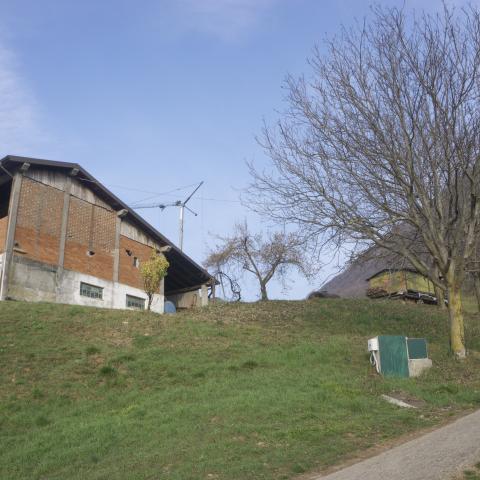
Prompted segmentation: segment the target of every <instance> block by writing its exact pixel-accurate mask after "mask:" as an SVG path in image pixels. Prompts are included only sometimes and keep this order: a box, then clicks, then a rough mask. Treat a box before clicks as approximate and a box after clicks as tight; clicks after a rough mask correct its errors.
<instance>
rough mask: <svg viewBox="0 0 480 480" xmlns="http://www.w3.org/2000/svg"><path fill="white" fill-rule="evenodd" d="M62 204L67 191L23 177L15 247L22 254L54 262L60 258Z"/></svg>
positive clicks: (45, 261)
mask: <svg viewBox="0 0 480 480" xmlns="http://www.w3.org/2000/svg"><path fill="white" fill-rule="evenodd" d="M62 208H63V192H61V191H60V190H57V189H56V188H52V187H48V186H47V185H43V184H41V183H39V182H35V181H33V180H30V179H29V178H24V179H23V181H22V188H21V190H20V201H19V206H18V215H17V228H16V230H15V247H16V248H17V249H18V250H21V251H22V255H24V256H26V257H28V258H31V259H33V260H38V261H39V262H43V263H48V264H51V265H55V264H56V263H57V262H58V253H59V238H60V225H61V219H62ZM18 250H17V251H18ZM23 252H24V253H23Z"/></svg>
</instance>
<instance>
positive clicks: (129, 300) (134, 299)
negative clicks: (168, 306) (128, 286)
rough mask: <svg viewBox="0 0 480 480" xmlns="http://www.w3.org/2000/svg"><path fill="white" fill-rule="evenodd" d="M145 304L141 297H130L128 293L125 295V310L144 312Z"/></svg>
mask: <svg viewBox="0 0 480 480" xmlns="http://www.w3.org/2000/svg"><path fill="white" fill-rule="evenodd" d="M135 302H136V303H135ZM145 302H146V300H145V299H144V298H142V297H136V296H135V295H130V294H128V293H127V294H126V295H125V305H126V307H127V308H133V309H135V310H145ZM129 303H130V304H129Z"/></svg>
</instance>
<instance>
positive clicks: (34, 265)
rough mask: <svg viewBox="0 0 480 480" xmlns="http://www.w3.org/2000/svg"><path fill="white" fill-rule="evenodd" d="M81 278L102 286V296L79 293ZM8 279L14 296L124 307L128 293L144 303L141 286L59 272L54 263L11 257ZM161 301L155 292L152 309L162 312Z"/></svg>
mask: <svg viewBox="0 0 480 480" xmlns="http://www.w3.org/2000/svg"><path fill="white" fill-rule="evenodd" d="M81 282H84V283H89V284H90V285H95V286H97V287H101V288H103V299H101V300H100V299H96V298H90V297H85V296H83V295H80V283H81ZM9 283H10V286H9V291H8V296H9V297H11V298H13V299H15V300H27V301H47V302H57V303H67V304H72V305H85V306H89V307H100V308H115V309H127V306H126V296H127V294H128V295H132V296H134V297H139V298H143V299H145V307H146V306H147V295H146V294H145V292H144V291H143V290H140V289H138V288H135V287H130V286H129V285H125V284H122V283H114V282H109V281H107V280H103V279H101V278H98V277H94V276H91V275H86V274H83V273H78V272H74V271H71V270H64V271H63V272H62V273H61V274H60V275H59V274H57V272H56V269H55V268H54V267H50V268H49V267H48V266H45V265H42V264H39V263H38V262H28V263H23V262H19V261H14V266H13V273H12V276H11V278H10V282H9ZM164 301H165V300H164V296H163V295H160V294H157V295H155V296H154V299H153V302H152V307H151V308H152V311H154V312H157V313H163V312H164Z"/></svg>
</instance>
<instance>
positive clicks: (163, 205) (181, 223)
mask: <svg viewBox="0 0 480 480" xmlns="http://www.w3.org/2000/svg"><path fill="white" fill-rule="evenodd" d="M202 185H203V181H201V182H200V183H199V184H198V185H197V186H196V187H195V190H193V192H192V193H191V194H190V195H189V196H188V197H187V198H186V199H185V200H184V201H183V202H182V201H181V200H177V201H176V202H174V203H155V204H153V205H139V206H138V207H135V210H137V209H141V208H160V210H165V209H166V208H167V207H180V219H179V228H178V230H179V232H178V246H179V247H180V250H181V251H183V226H184V222H185V209H187V210H188V211H189V212H190V213H193V214H194V215H195V216H198V213H196V212H194V211H193V210H192V209H191V208H190V207H187V203H188V202H189V201H190V199H191V198H192V197H193V196H194V195H195V193H196V192H197V190H198V189H199V188H200V187H201V186H202Z"/></svg>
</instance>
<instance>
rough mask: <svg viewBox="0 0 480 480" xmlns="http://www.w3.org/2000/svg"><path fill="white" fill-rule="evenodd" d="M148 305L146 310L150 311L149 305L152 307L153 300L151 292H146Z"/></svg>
mask: <svg viewBox="0 0 480 480" xmlns="http://www.w3.org/2000/svg"><path fill="white" fill-rule="evenodd" d="M147 296H148V306H147V310H148V311H150V309H151V307H152V301H153V295H151V294H148V295H147Z"/></svg>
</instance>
